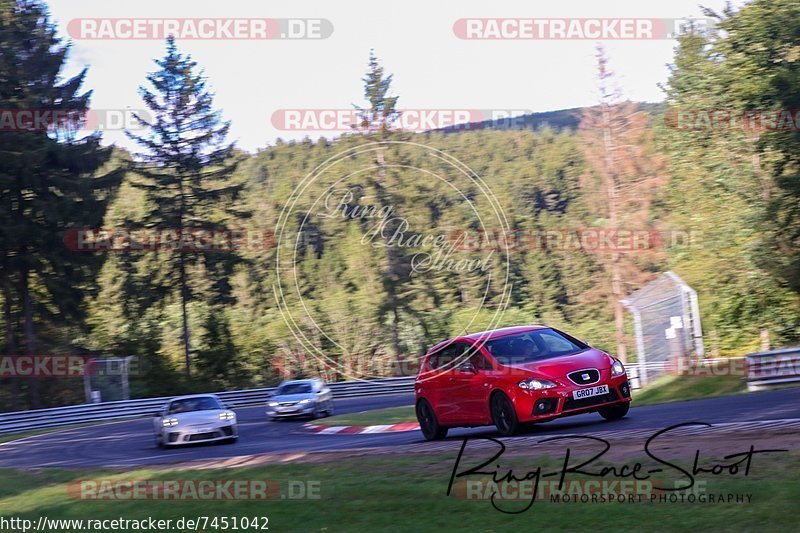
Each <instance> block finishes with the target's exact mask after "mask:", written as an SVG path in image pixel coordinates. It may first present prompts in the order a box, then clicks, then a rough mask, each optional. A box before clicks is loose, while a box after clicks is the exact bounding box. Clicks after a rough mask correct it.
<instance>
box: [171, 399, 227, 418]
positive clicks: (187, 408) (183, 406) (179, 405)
mask: <svg viewBox="0 0 800 533" xmlns="http://www.w3.org/2000/svg"><path fill="white" fill-rule="evenodd" d="M222 408H223V407H222V405H221V404H220V403H219V401H218V400H217V399H216V398H213V397H211V396H201V397H199V398H183V399H180V400H175V401H174V402H172V403H171V404H169V414H171V415H174V414H176V413H189V412H191V411H210V410H212V409H222Z"/></svg>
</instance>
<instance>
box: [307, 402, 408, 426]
mask: <svg viewBox="0 0 800 533" xmlns="http://www.w3.org/2000/svg"><path fill="white" fill-rule="evenodd" d="M416 421H417V417H416V415H415V414H414V406H413V405H404V406H402V407H387V408H385V409H374V410H372V411H364V412H363V413H349V414H346V415H336V416H331V417H328V418H320V419H319V420H314V422H313V423H314V424H317V425H321V426H376V425H379V424H401V423H404V422H416Z"/></svg>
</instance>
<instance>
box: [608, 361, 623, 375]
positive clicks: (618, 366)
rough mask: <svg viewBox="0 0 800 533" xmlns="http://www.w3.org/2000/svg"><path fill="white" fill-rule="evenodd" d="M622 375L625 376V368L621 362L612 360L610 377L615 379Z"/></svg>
mask: <svg viewBox="0 0 800 533" xmlns="http://www.w3.org/2000/svg"><path fill="white" fill-rule="evenodd" d="M624 374H625V367H624V366H623V365H622V362H621V361H617V360H616V359H614V364H612V365H611V375H612V376H614V377H616V376H622V375H624Z"/></svg>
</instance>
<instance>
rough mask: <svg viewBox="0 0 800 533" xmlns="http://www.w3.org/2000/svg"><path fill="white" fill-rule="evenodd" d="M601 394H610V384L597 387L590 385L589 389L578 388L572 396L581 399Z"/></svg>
mask: <svg viewBox="0 0 800 533" xmlns="http://www.w3.org/2000/svg"><path fill="white" fill-rule="evenodd" d="M600 394H608V385H598V386H597V387H589V388H588V389H578V390H576V391H573V392H572V397H573V398H575V399H576V400H580V399H582V398H588V397H590V396H598V395H600Z"/></svg>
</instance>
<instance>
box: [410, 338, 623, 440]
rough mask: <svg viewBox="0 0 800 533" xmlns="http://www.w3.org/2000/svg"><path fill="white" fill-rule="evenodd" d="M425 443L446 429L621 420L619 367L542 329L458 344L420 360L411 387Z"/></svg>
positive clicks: (507, 429) (506, 430) (505, 431)
mask: <svg viewBox="0 0 800 533" xmlns="http://www.w3.org/2000/svg"><path fill="white" fill-rule="evenodd" d="M414 390H415V396H416V411H417V419H418V420H419V423H420V428H421V429H422V433H423V435H425V438H426V439H428V440H434V439H441V438H444V437H445V436H446V435H447V430H448V429H449V428H452V427H475V426H486V425H491V424H494V425H495V426H497V430H498V431H499V432H500V434H501V435H505V436H509V435H513V434H515V433H516V432H517V431H518V430H519V428H520V426H521V425H522V424H525V423H528V422H546V421H548V420H553V419H554V418H559V417H562V416H569V415H576V414H581V413H588V412H593V411H597V412H599V413H600V415H601V416H603V417H604V418H605V419H607V420H616V419H619V418H622V417H623V416H625V415H626V414H627V413H628V408H629V407H630V401H631V391H630V385H629V384H628V376H627V374H626V373H625V367H624V366H623V365H622V363H621V362H620V361H618V360H617V359H615V358H613V357H611V356H609V355H608V354H607V353H605V352H602V351H600V350H597V349H595V348H592V347H591V346H589V345H588V344H586V343H584V342H581V341H579V340H578V339H575V338H573V337H571V336H570V335H567V334H566V333H564V332H561V331H558V330H557V329H554V328H549V327H546V326H519V327H512V328H503V329H496V330H493V331H485V332H482V333H475V334H473V335H467V336H464V337H457V338H455V339H451V340H448V341H444V342H442V343H439V344H437V345H436V346H434V347H433V348H431V349H430V350H429V351H428V353H427V355H426V356H425V358H424V360H423V362H422V366H421V367H420V371H419V373H418V374H417V379H416V382H415V386H414Z"/></svg>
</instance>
